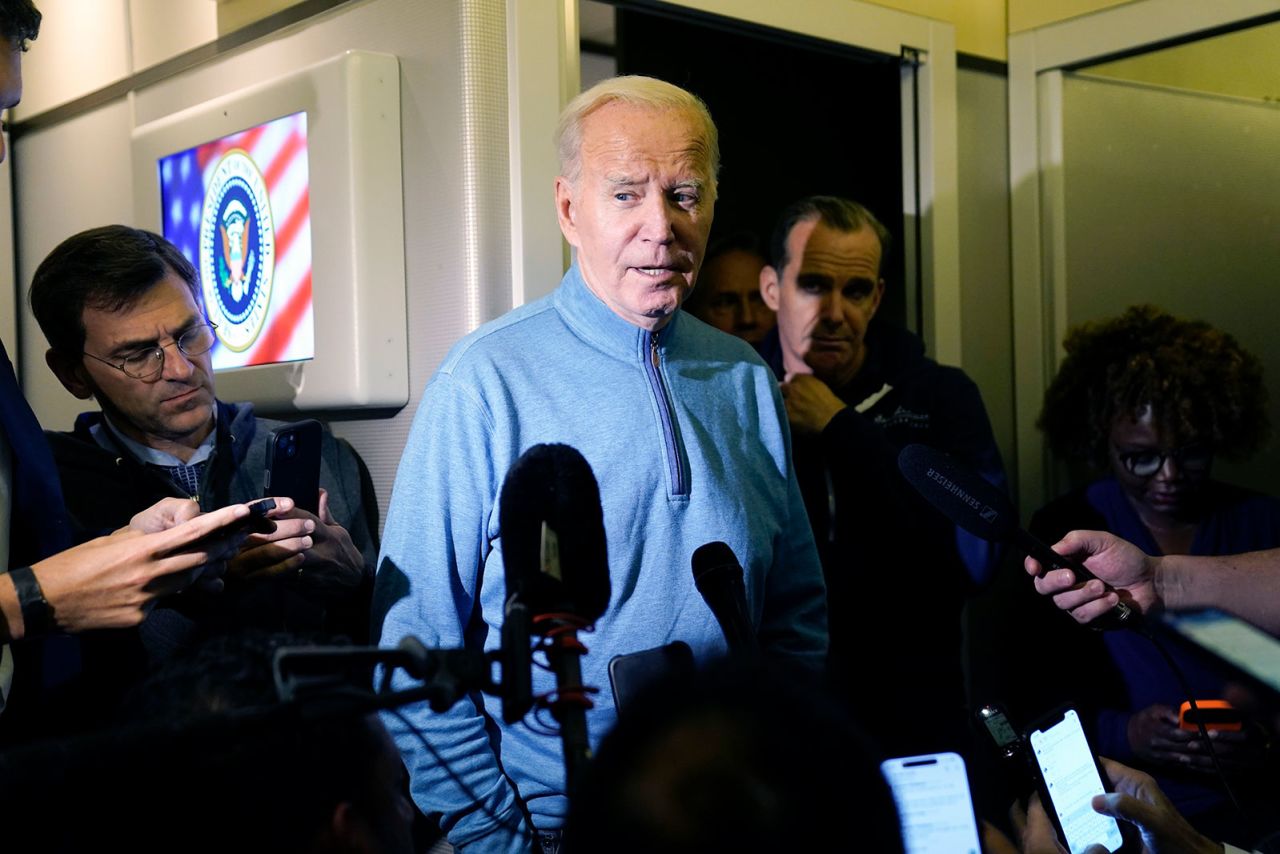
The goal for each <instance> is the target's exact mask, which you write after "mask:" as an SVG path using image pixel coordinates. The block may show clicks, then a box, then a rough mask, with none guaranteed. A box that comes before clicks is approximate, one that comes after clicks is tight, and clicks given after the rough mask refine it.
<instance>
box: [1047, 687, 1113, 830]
mask: <svg viewBox="0 0 1280 854" xmlns="http://www.w3.org/2000/svg"><path fill="white" fill-rule="evenodd" d="M1031 750H1032V751H1033V752H1034V753H1035V757H1036V766H1037V767H1038V768H1039V769H1040V775H1041V777H1043V778H1044V785H1045V789H1046V791H1048V793H1049V799H1050V801H1052V803H1051V804H1046V805H1045V806H1046V808H1048V809H1052V810H1053V811H1054V812H1055V813H1056V814H1057V816H1058V823H1059V824H1060V825H1061V826H1062V834H1063V836H1064V837H1066V840H1065V841H1066V843H1067V848H1068V849H1069V850H1070V851H1071V852H1072V854H1076V852H1079V851H1083V850H1085V849H1086V848H1088V847H1089V846H1090V845H1104V846H1106V849H1107V850H1108V851H1115V850H1117V849H1119V848H1120V846H1121V845H1123V844H1124V837H1122V836H1121V835H1120V825H1119V824H1117V823H1116V820H1115V819H1114V818H1111V817H1110V816H1105V815H1102V814H1100V813H1096V812H1094V810H1093V805H1092V803H1091V801H1092V800H1093V796H1094V795H1101V794H1103V792H1104V791H1105V789H1104V788H1103V786H1102V777H1101V776H1099V774H1098V766H1097V764H1096V762H1095V760H1094V758H1093V750H1092V748H1090V747H1089V742H1088V741H1087V740H1086V739H1085V736H1084V728H1083V727H1081V726H1080V716H1079V715H1078V714H1077V713H1076V710H1075V709H1067V710H1066V712H1065V713H1064V714H1063V716H1062V720H1060V721H1058V722H1057V723H1055V724H1053V726H1051V727H1049V728H1048V729H1044V730H1040V729H1036V730H1032V732H1031Z"/></svg>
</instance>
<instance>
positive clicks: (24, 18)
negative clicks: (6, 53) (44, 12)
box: [0, 0, 41, 50]
mask: <svg viewBox="0 0 1280 854" xmlns="http://www.w3.org/2000/svg"><path fill="white" fill-rule="evenodd" d="M40 17H41V15H40V10H39V9H37V8H36V5H35V4H34V3H32V2H31V0H0V37H3V38H4V39H5V40H7V41H8V42H10V43H11V44H13V45H15V46H16V47H19V48H21V49H22V50H26V49H27V42H29V41H31V40H33V39H34V38H35V37H36V36H38V35H40Z"/></svg>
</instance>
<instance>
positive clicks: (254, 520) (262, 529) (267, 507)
mask: <svg viewBox="0 0 1280 854" xmlns="http://www.w3.org/2000/svg"><path fill="white" fill-rule="evenodd" d="M275 507H276V503H275V501H273V500H272V499H270V498H266V499H262V500H260V501H255V502H253V503H252V504H250V505H249V515H248V516H241V517H240V518H239V519H236V520H234V521H232V522H231V523H229V524H227V525H224V526H222V527H221V528H218V529H216V530H213V531H210V532H209V533H207V534H205V535H204V536H202V537H201V538H200V539H198V540H196V541H195V542H194V543H188V544H187V545H185V546H183V547H182V549H183V551H189V550H194V549H199V548H204V546H205V544H207V543H209V542H211V541H213V540H220V539H222V538H223V537H228V536H230V535H232V534H238V533H241V532H243V531H248V532H249V533H250V534H269V533H271V532H272V531H274V530H275V529H276V523H275V522H272V521H271V520H270V519H268V518H267V513H269V512H270V511H272V510H274V509H275Z"/></svg>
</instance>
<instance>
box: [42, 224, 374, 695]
mask: <svg viewBox="0 0 1280 854" xmlns="http://www.w3.org/2000/svg"><path fill="white" fill-rule="evenodd" d="M31 305H32V311H33V313H34V314H35V316H36V319H37V321H39V323H40V328H41V329H42V330H43V331H44V333H45V337H46V338H48V339H49V344H50V349H49V351H48V353H47V354H46V361H48V363H49V367H50V368H51V369H52V370H53V372H54V373H55V374H56V375H57V377H58V379H59V380H60V381H61V382H62V384H63V385H64V386H65V387H66V388H67V390H68V391H70V392H71V393H72V394H74V395H75V396H76V397H78V398H82V399H87V398H89V397H93V398H95V399H96V400H97V402H98V404H99V405H100V406H101V408H102V411H101V412H93V413H85V414H84V415H82V416H81V417H80V418H79V419H78V421H77V423H76V430H75V432H74V433H70V434H64V433H50V434H48V439H49V444H50V447H51V448H52V450H53V454H54V458H55V460H56V462H57V465H58V472H59V475H60V479H61V482H62V491H63V494H64V495H65V497H66V504H67V510H68V512H69V514H70V517H71V520H72V523H73V525H74V526H75V528H76V529H78V531H79V534H80V535H81V536H83V537H90V536H96V535H98V534H100V533H102V532H104V531H109V530H112V529H115V528H117V527H119V526H120V525H122V524H124V523H126V522H127V521H128V520H129V518H130V517H131V516H132V515H133V514H134V513H136V512H138V510H140V509H142V508H144V507H147V506H149V505H151V504H153V503H154V502H155V501H157V500H159V499H160V498H163V497H165V496H179V497H186V498H191V499H193V500H195V501H197V502H198V503H199V505H200V507H201V508H202V509H204V510H212V509H215V508H217V507H222V506H224V505H226V504H233V503H242V502H246V501H252V500H254V499H256V498H260V497H261V496H262V494H263V480H264V475H265V459H266V451H267V446H268V445H269V444H270V441H271V438H270V437H271V431H272V430H274V429H277V428H278V427H280V426H282V424H281V422H274V421H268V420H265V419H259V418H257V417H256V416H255V415H254V413H253V406H252V405H251V404H226V403H223V402H221V401H218V400H217V399H216V398H215V396H214V388H213V371H212V365H211V356H210V349H211V348H212V347H213V345H214V343H215V328H214V326H213V325H212V324H210V323H209V321H208V319H207V318H206V317H205V314H204V311H203V309H202V307H201V298H200V293H199V284H198V279H197V275H196V271H195V269H194V268H193V267H192V265H191V263H190V262H189V261H188V260H187V259H186V258H185V257H184V256H183V255H182V253H181V252H180V251H179V250H178V249H177V247H175V246H174V245H173V244H171V243H169V242H168V241H167V240H165V239H164V238H163V237H160V236H159V235H156V234H152V233H150V232H147V231H142V230H140V229H135V228H129V227H127V226H123V225H113V226H105V227H103V228H96V229H92V230H90V231H86V232H82V233H80V234H77V235H74V236H72V237H70V238H68V239H67V240H65V241H63V243H62V244H61V245H59V246H58V247H57V248H55V249H54V250H53V252H51V253H50V254H49V256H48V257H47V258H46V259H45V260H44V261H43V262H42V263H41V265H40V267H39V268H38V269H37V270H36V273H35V276H34V277H33V279H32V284H31ZM367 483H368V475H367V472H365V471H364V470H363V467H362V464H361V463H360V461H359V458H358V457H357V456H356V454H355V452H354V451H353V450H352V449H351V447H350V446H349V445H347V444H346V443H344V442H342V441H340V440H337V439H335V438H334V437H333V436H332V435H331V434H329V433H328V431H324V432H323V435H322V440H321V468H320V485H321V487H322V489H323V490H324V492H323V493H322V495H321V497H320V507H319V512H318V513H315V514H312V513H309V512H307V511H305V510H303V509H301V508H299V507H292V508H289V509H288V510H287V511H286V510H285V509H284V508H281V509H279V510H277V511H274V512H273V514H272V515H273V518H274V521H275V523H276V531H275V532H274V533H273V534H269V535H255V536H254V537H252V538H250V540H249V541H248V543H246V546H245V547H244V548H243V549H242V550H241V552H240V553H239V554H238V555H237V556H236V558H235V559H233V560H232V561H231V562H230V564H229V566H228V571H227V575H226V585H225V590H222V591H221V592H212V591H187V592H185V593H183V594H182V595H181V596H172V597H168V598H167V599H164V600H162V601H161V602H160V603H159V605H158V606H157V607H156V608H155V609H154V610H153V611H152V612H151V613H150V614H149V615H148V617H147V619H146V620H145V621H144V622H143V624H142V625H141V626H140V627H139V628H138V629H137V630H132V629H130V630H125V631H113V632H107V633H103V636H102V637H98V638H95V639H94V642H93V643H89V642H87V641H86V643H85V645H84V648H85V674H86V678H96V679H99V680H101V682H102V684H101V686H99V687H100V691H98V692H97V693H98V695H99V696H101V697H104V698H106V697H114V696H116V695H118V694H119V693H120V692H121V691H123V690H124V689H125V688H126V687H127V686H128V684H129V683H130V682H131V681H133V679H135V678H137V677H138V676H139V675H140V674H141V672H142V671H143V670H144V669H145V668H146V667H147V666H149V665H151V664H154V663H156V662H157V661H159V660H163V659H164V658H167V657H168V655H169V654H170V653H171V652H173V651H174V650H176V649H177V648H179V647H181V646H184V645H185V644H187V643H189V642H190V641H192V640H193V639H194V638H196V637H197V636H198V635H199V634H203V633H208V632H213V631H223V630H229V629H239V628H242V627H245V626H253V627H256V628H262V629H269V630H289V631H298V632H306V631H326V632H340V633H343V634H347V635H350V636H353V637H355V639H356V640H357V641H359V642H363V641H364V640H365V639H366V637H367V635H368V608H369V594H370V592H371V591H372V576H373V565H374V561H375V560H376V559H377V543H376V541H375V536H376V530H377V522H376V518H373V517H372V516H371V513H370V512H369V510H367V509H366V508H370V509H371V508H372V507H373V506H375V505H373V504H372V499H371V489H370V488H369V487H368V485H367ZM106 704H108V703H104V705H106Z"/></svg>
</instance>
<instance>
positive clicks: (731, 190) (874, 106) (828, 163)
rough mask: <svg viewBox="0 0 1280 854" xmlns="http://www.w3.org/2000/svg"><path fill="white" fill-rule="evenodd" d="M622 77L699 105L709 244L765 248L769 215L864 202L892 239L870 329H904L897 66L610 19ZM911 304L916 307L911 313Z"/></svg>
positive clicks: (675, 22)
mask: <svg viewBox="0 0 1280 854" xmlns="http://www.w3.org/2000/svg"><path fill="white" fill-rule="evenodd" d="M615 50H616V57H617V67H618V73H619V74H647V75H650V76H652V77H658V78H661V79H663V80H667V81H670V82H671V83H675V84H676V85H678V86H682V87H684V88H686V89H688V90H689V91H691V92H694V93H696V94H697V95H698V96H699V97H701V98H702V99H703V100H704V101H705V102H706V103H707V106H708V107H709V108H710V110H711V115H712V117H713V118H714V119H715V122H716V125H717V127H718V128H719V130H720V153H721V167H720V195H719V199H718V201H717V202H716V217H715V223H714V226H713V230H712V234H711V241H712V243H714V242H715V241H716V240H717V239H721V238H723V237H725V236H728V235H735V234H738V233H740V232H744V231H745V232H750V233H753V234H755V235H757V236H758V238H759V239H760V241H761V243H762V244H767V242H768V239H769V235H770V233H771V231H772V229H773V223H774V220H775V218H776V217H777V215H778V213H779V212H780V211H781V210H782V209H783V208H784V207H786V206H787V205H788V204H790V203H791V202H793V201H795V200H797V199H799V198H802V197H804V196H808V195H812V194H818V193H821V194H826V195H836V196H847V197H848V198H851V199H855V200H857V201H859V202H862V203H863V204H864V205H866V206H867V207H868V208H870V209H871V210H872V212H874V213H875V215H876V216H877V217H879V219H880V220H881V221H882V222H883V223H884V224H885V226H886V227H888V229H889V230H890V231H891V232H893V235H894V238H895V246H894V249H893V251H892V252H891V253H890V255H889V257H888V258H887V259H886V260H885V262H884V265H883V270H882V273H883V275H884V278H885V281H886V284H887V287H886V292H885V298H884V302H883V303H882V304H881V307H880V312H879V314H878V315H877V317H878V318H881V319H883V320H887V321H889V322H890V323H894V324H897V325H907V324H908V323H909V325H910V326H911V327H913V328H915V327H916V326H917V325H918V321H917V319H916V318H911V319H910V320H909V321H908V318H907V316H906V314H907V309H906V306H907V300H906V294H905V288H907V287H910V288H911V289H912V290H913V291H914V290H916V288H917V285H916V283H915V282H911V283H909V284H908V283H905V282H904V272H903V271H904V264H903V254H902V247H903V227H904V219H903V206H902V198H903V181H902V176H903V163H902V160H903V157H902V151H903V145H902V96H901V92H902V63H903V60H901V59H900V58H899V57H887V56H884V55H882V54H873V53H869V52H865V51H859V50H857V49H855V48H851V47H849V46H847V45H840V44H834V43H831V42H824V41H821V40H817V39H810V38H804V37H800V36H795V35H793V34H789V33H780V32H777V31H774V30H769V29H766V28H761V27H755V26H752V25H747V24H743V23H742V22H740V21H731V20H728V19H724V18H718V17H714V16H710V15H706V14H701V13H697V12H689V11H685V10H681V11H679V12H676V11H661V10H659V11H651V10H649V9H636V8H631V7H627V6H624V5H619V6H618V8H617V44H616V48H615ZM917 304H918V302H917Z"/></svg>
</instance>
